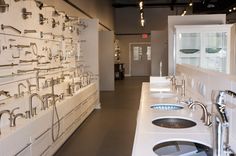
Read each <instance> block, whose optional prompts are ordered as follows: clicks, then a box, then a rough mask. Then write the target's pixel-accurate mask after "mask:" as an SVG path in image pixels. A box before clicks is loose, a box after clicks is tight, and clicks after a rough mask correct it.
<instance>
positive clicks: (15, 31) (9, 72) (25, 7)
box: [0, 0, 99, 155]
mask: <svg viewBox="0 0 236 156" xmlns="http://www.w3.org/2000/svg"><path fill="white" fill-rule="evenodd" d="M3 2H4V4H2V3H1V4H0V5H2V6H0V10H1V11H0V19H1V21H0V26H1V27H0V62H1V65H0V123H3V124H0V130H3V129H6V127H15V126H16V125H17V124H18V121H17V123H16V119H17V118H19V117H22V119H19V120H27V121H31V120H36V119H37V117H38V116H39V114H40V113H42V112H47V111H49V112H50V111H51V110H52V112H51V113H52V118H50V120H49V121H50V122H52V123H51V124H52V125H51V128H50V130H51V132H52V134H51V135H52V140H53V142H54V141H57V139H58V138H59V137H60V136H59V135H61V134H60V133H62V130H64V129H63V127H62V126H61V125H60V124H61V120H62V119H59V117H60V116H62V114H63V113H61V114H60V113H59V111H58V110H57V105H56V103H60V102H61V100H62V101H63V97H64V95H67V91H68V92H69V94H70V97H69V98H73V97H74V96H77V95H75V94H77V93H78V92H77V91H78V90H79V89H81V90H83V89H84V88H86V87H87V86H88V85H90V84H91V83H93V82H95V81H94V80H96V81H97V78H96V77H97V76H98V73H95V74H93V73H92V72H90V69H86V68H84V67H86V64H87V63H88V65H89V66H90V67H91V68H92V67H93V65H91V64H89V63H90V62H89V61H88V59H89V58H87V57H83V53H82V52H81V50H83V48H81V46H80V44H81V43H82V42H81V40H83V41H86V40H87V39H83V38H82V39H81V37H80V33H83V35H86V34H85V33H84V31H85V30H86V29H87V28H90V27H91V26H90V25H89V24H87V23H86V22H83V21H81V20H80V19H78V17H72V16H68V15H67V14H66V13H64V12H62V11H57V10H56V8H55V7H53V6H47V5H45V4H43V3H42V2H39V1H35V0H29V1H21V0H15V1H10V2H9V0H5V1H3ZM6 9H8V10H6ZM12 17H14V18H12ZM95 31H97V30H95ZM83 43H84V42H83ZM84 53H85V54H86V53H87V52H86V51H85V52H84ZM93 59H94V58H93ZM97 59H98V58H97ZM94 66H95V67H97V65H94ZM66 75H68V77H67V76H66ZM96 83H97V82H95V84H96ZM68 84H69V85H68ZM68 86H69V87H68ZM50 87H51V88H50ZM67 87H68V88H67ZM54 88H55V90H54ZM58 88H60V89H59V90H58ZM87 94H90V93H87ZM12 95H14V96H12ZM93 95H95V94H93ZM98 95H99V94H97V92H96V96H98ZM36 97H37V98H36ZM91 99H92V98H91ZM96 100H97V99H96ZM58 101H59V102H58ZM77 101H78V100H77ZM89 101H90V100H86V101H85V102H86V103H88V102H89ZM97 101H99V100H97ZM97 101H96V102H97ZM37 102H40V103H41V104H38V103H37ZM71 103H73V101H72V102H71ZM93 103H95V102H94V99H93ZM88 104H89V105H90V104H91V102H90V103H88ZM68 105H70V103H68ZM72 105H74V104H72ZM83 105H84V106H86V105H85V104H83ZM77 107H78V108H79V107H80V104H79V106H77ZM81 107H82V106H81ZM92 107H95V106H94V105H93V106H91V107H88V108H87V109H89V110H87V109H86V112H84V113H83V114H82V115H80V116H79V117H80V118H85V117H86V116H87V115H88V114H89V113H91V110H92ZM14 108H17V113H14V111H16V109H14ZM78 108H77V109H78ZM11 110H12V111H11ZM71 112H72V111H71ZM6 113H8V114H9V115H10V118H9V119H10V123H9V120H8V118H7V119H6V118H5V115H6ZM3 114H4V115H3ZM77 114H78V115H79V113H77ZM63 115H65V114H63ZM2 116H3V118H2ZM37 120H38V119H37ZM49 121H45V122H49ZM71 121H72V120H71ZM76 121H79V120H78V119H77V120H76ZM19 122H20V121H19ZM74 123H76V122H75V121H74ZM54 129H55V130H54ZM0 132H1V131H0ZM5 133H6V132H5V131H2V134H1V133H0V136H1V138H3V136H4V134H5ZM29 137H31V136H29ZM0 144H1V139H0ZM0 146H1V145H0ZM26 147H28V144H27V146H26ZM0 149H1V148H0ZM14 154H15V153H14ZM0 155H2V151H1V150H0ZM3 155H4V154H3Z"/></svg>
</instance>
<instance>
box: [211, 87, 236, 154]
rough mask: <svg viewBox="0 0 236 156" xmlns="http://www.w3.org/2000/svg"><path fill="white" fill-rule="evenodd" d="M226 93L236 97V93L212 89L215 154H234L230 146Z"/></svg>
mask: <svg viewBox="0 0 236 156" xmlns="http://www.w3.org/2000/svg"><path fill="white" fill-rule="evenodd" d="M225 94H228V95H230V96H232V97H234V98H235V97H236V93H234V92H232V91H230V90H225V91H212V95H211V98H212V103H213V104H212V128H213V156H226V155H230V154H233V151H232V150H231V149H230V146H229V132H228V131H229V120H228V117H227V115H226V111H225V106H226V104H225Z"/></svg>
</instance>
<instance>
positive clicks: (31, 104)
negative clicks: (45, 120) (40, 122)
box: [29, 93, 45, 118]
mask: <svg viewBox="0 0 236 156" xmlns="http://www.w3.org/2000/svg"><path fill="white" fill-rule="evenodd" d="M34 96H35V97H37V98H38V99H39V100H40V101H41V104H42V106H41V109H42V110H45V107H44V101H43V99H42V97H41V96H39V95H38V94H37V93H33V94H31V95H30V97H29V112H30V115H29V118H30V117H34V116H35V115H37V114H36V107H34V108H33V103H32V100H33V97H34Z"/></svg>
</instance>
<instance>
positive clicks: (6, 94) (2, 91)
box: [0, 90, 11, 98]
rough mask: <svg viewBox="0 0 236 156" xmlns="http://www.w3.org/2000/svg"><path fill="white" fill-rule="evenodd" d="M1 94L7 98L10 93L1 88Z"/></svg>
mask: <svg viewBox="0 0 236 156" xmlns="http://www.w3.org/2000/svg"><path fill="white" fill-rule="evenodd" d="M1 95H4V96H6V97H8V98H9V97H11V95H10V93H9V92H8V91H5V90H1V91H0V96H1Z"/></svg>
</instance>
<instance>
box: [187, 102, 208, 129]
mask: <svg viewBox="0 0 236 156" xmlns="http://www.w3.org/2000/svg"><path fill="white" fill-rule="evenodd" d="M195 105H198V106H200V107H201V108H202V110H203V114H202V118H201V119H202V121H203V123H204V124H205V125H206V126H210V125H211V121H210V117H211V115H210V113H208V111H207V107H206V106H205V105H204V104H203V103H201V102H199V101H194V102H192V103H190V104H189V106H188V107H189V108H190V109H193V108H194V106H195Z"/></svg>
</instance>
